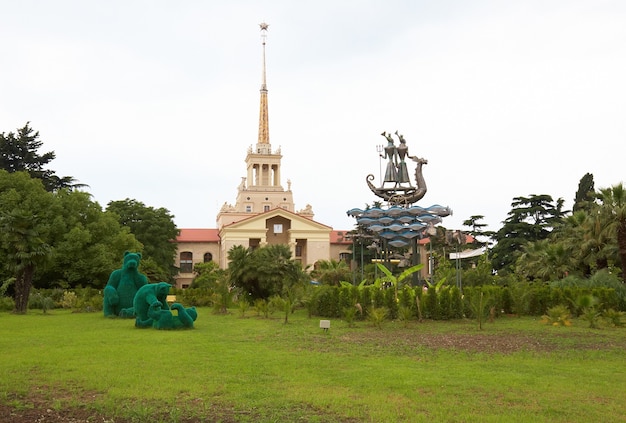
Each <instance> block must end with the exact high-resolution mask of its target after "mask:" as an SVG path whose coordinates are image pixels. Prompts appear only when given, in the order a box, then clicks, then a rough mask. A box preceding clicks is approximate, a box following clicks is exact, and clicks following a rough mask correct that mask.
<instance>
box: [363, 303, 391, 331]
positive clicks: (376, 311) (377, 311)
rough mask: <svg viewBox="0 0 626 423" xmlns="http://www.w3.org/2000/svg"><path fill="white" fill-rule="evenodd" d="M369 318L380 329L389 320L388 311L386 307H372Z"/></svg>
mask: <svg viewBox="0 0 626 423" xmlns="http://www.w3.org/2000/svg"><path fill="white" fill-rule="evenodd" d="M367 318H368V320H369V321H370V322H372V323H373V324H374V326H376V327H377V328H379V329H380V328H381V327H382V326H381V325H382V323H383V322H384V321H385V319H386V318H387V309H386V308H385V307H372V308H371V309H370V310H369V312H368V315H367Z"/></svg>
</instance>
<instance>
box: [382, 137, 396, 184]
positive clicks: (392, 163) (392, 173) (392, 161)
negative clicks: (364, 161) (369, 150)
mask: <svg viewBox="0 0 626 423" xmlns="http://www.w3.org/2000/svg"><path fill="white" fill-rule="evenodd" d="M380 135H382V136H383V137H385V138H386V139H387V146H386V147H385V154H384V155H382V154H381V155H380V157H382V158H383V159H388V161H387V167H386V168H385V179H384V180H383V185H384V184H385V182H394V183H397V182H398V171H397V168H396V166H397V163H396V161H397V154H398V152H397V150H396V146H395V144H394V143H393V138H391V134H387V132H383V133H382V134H380Z"/></svg>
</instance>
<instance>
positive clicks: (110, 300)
mask: <svg viewBox="0 0 626 423" xmlns="http://www.w3.org/2000/svg"><path fill="white" fill-rule="evenodd" d="M140 261H141V253H131V252H130V251H126V252H125V253H124V263H123V265H122V268H121V269H117V270H114V271H113V272H111V275H110V276H109V281H108V282H107V284H106V286H105V287H104V291H103V295H104V301H103V306H102V309H103V311H104V316H105V317H115V316H118V317H127V318H128V317H133V316H134V309H133V299H134V298H135V294H136V293H137V291H138V290H139V289H140V288H141V287H142V286H144V285H146V284H147V283H148V278H147V277H146V275H144V274H142V273H139V262H140Z"/></svg>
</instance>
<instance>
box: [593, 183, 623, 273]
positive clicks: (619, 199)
mask: <svg viewBox="0 0 626 423" xmlns="http://www.w3.org/2000/svg"><path fill="white" fill-rule="evenodd" d="M597 196H598V200H599V202H600V205H599V212H600V216H601V217H602V218H603V219H605V221H606V222H607V225H608V231H609V233H611V234H612V235H614V237H615V239H616V240H617V247H618V257H619V261H620V264H621V268H622V278H626V189H624V185H623V184H622V183H619V184H617V185H613V186H612V187H610V188H602V189H600V191H599V193H598V194H597Z"/></svg>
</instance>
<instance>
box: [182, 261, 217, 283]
mask: <svg viewBox="0 0 626 423" xmlns="http://www.w3.org/2000/svg"><path fill="white" fill-rule="evenodd" d="M193 270H194V272H195V274H196V276H195V277H194V278H193V282H192V283H191V286H190V287H189V288H209V289H216V287H217V285H218V283H219V282H220V281H221V280H223V279H225V273H226V272H225V271H224V270H222V269H220V267H219V265H218V264H217V263H216V262H214V261H209V262H207V263H197V264H196V265H195V266H194V267H193Z"/></svg>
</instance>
